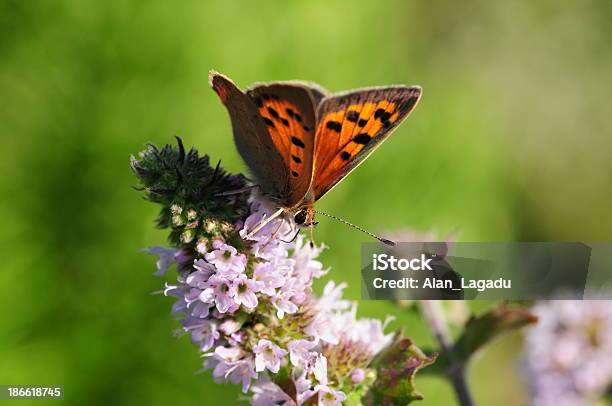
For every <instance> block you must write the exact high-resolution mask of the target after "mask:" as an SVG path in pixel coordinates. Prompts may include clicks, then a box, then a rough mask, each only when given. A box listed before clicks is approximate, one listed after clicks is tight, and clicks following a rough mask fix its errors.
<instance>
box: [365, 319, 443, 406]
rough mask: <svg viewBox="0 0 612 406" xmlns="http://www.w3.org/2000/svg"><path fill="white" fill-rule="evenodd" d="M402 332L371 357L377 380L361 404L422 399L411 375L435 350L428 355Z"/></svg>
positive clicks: (428, 361)
mask: <svg viewBox="0 0 612 406" xmlns="http://www.w3.org/2000/svg"><path fill="white" fill-rule="evenodd" d="M402 336H403V333H402V332H401V331H399V332H398V333H396V335H395V338H394V340H393V342H392V343H391V344H390V345H389V346H388V347H387V348H386V349H384V350H383V351H381V353H380V354H379V355H378V356H377V357H376V358H375V359H374V361H372V364H371V365H370V368H374V369H376V380H375V381H374V383H373V384H372V387H371V388H370V390H369V391H368V393H367V394H366V396H365V398H364V405H366V406H369V405H389V406H391V405H393V406H395V405H397V406H403V405H407V404H409V403H410V402H412V401H413V400H421V399H423V395H421V394H420V393H419V392H418V391H417V390H416V388H415V384H414V377H415V375H416V373H417V372H418V371H419V370H420V369H421V368H423V367H426V366H427V365H430V364H432V363H433V362H434V361H435V360H436V358H437V356H438V354H436V353H433V354H431V355H429V356H427V355H426V354H425V353H424V352H423V351H421V350H420V349H419V348H418V347H417V346H416V345H414V344H413V343H412V341H411V340H410V339H408V338H403V337H402Z"/></svg>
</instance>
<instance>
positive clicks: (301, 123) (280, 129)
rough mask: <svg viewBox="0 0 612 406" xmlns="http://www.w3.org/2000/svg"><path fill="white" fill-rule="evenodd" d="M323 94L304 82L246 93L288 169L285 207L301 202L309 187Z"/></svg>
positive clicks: (276, 84) (250, 90)
mask: <svg viewBox="0 0 612 406" xmlns="http://www.w3.org/2000/svg"><path fill="white" fill-rule="evenodd" d="M323 94H324V93H323V90H321V89H320V88H318V87H316V86H315V85H308V84H306V83H303V82H273V83H269V84H261V85H256V86H254V87H253V88H251V89H249V90H248V91H247V95H248V96H249V97H250V98H251V99H252V100H253V102H254V104H255V106H257V109H258V112H259V115H260V117H261V120H262V121H263V122H264V123H265V125H266V130H267V132H268V135H269V137H270V139H271V140H272V142H273V143H274V146H275V148H276V150H277V151H278V152H279V153H280V156H281V158H282V160H283V162H284V164H285V167H286V171H287V174H288V176H287V181H286V185H285V190H284V193H283V195H284V196H283V198H282V201H280V203H281V204H282V205H283V206H285V207H293V206H295V205H297V204H298V203H300V202H301V201H302V200H303V199H304V196H305V195H306V193H307V191H308V190H309V188H310V181H311V178H312V167H313V153H314V139H315V124H316V119H315V103H316V102H317V100H320V99H321V98H322V97H323ZM274 175H275V174H269V176H274Z"/></svg>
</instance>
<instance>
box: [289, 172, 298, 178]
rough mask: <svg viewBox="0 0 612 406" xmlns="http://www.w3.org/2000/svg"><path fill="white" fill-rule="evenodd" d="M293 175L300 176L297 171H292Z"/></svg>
mask: <svg viewBox="0 0 612 406" xmlns="http://www.w3.org/2000/svg"><path fill="white" fill-rule="evenodd" d="M291 175H293V177H295V178H297V177H298V176H300V174H299V173H297V172H296V171H291Z"/></svg>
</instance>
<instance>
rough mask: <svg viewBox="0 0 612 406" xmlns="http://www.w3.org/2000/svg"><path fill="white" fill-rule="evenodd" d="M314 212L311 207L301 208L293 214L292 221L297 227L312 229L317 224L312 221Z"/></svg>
mask: <svg viewBox="0 0 612 406" xmlns="http://www.w3.org/2000/svg"><path fill="white" fill-rule="evenodd" d="M314 215H315V213H314V210H313V209H312V207H303V208H301V209H299V210H298V211H297V212H295V215H294V216H293V220H294V221H295V224H297V225H298V227H312V226H315V225H316V224H317V223H316V222H315V221H314Z"/></svg>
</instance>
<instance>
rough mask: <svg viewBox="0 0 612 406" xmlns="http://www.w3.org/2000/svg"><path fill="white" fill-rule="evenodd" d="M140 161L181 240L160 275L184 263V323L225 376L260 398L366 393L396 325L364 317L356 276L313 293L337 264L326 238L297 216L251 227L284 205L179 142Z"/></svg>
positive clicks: (330, 399)
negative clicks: (319, 238) (316, 238)
mask: <svg viewBox="0 0 612 406" xmlns="http://www.w3.org/2000/svg"><path fill="white" fill-rule="evenodd" d="M132 168H133V169H134V172H135V173H136V175H137V176H138V178H139V179H140V181H141V182H142V184H143V189H144V190H145V191H146V193H147V195H146V196H147V198H148V199H149V200H151V201H153V202H155V203H158V204H160V205H161V206H162V210H161V212H160V215H159V218H158V220H157V224H158V225H159V226H160V227H164V228H169V229H170V242H171V244H172V245H173V247H172V248H161V247H155V248H152V249H149V250H148V252H150V253H152V254H155V255H158V261H157V269H158V270H157V272H156V275H158V276H162V275H163V274H164V273H166V272H167V271H168V269H169V268H170V267H172V266H173V265H175V266H176V282H173V283H166V285H165V288H164V295H166V296H168V297H171V298H173V299H174V304H173V306H172V315H173V316H174V317H176V318H177V319H178V321H179V322H180V329H179V331H178V333H179V334H181V335H188V336H189V337H190V339H191V341H192V343H193V344H194V345H195V346H196V347H197V348H198V349H199V351H200V352H201V353H202V355H203V358H204V364H203V366H204V369H207V370H211V371H212V375H213V377H214V378H215V380H216V381H217V382H220V383H221V382H231V383H235V384H240V385H241V387H242V390H243V392H245V393H248V394H249V400H250V402H251V404H253V405H270V404H276V405H292V406H296V405H297V406H299V405H303V404H308V405H317V404H318V405H340V404H341V403H342V402H343V401H344V400H345V399H347V394H348V393H355V394H362V395H363V394H366V393H367V391H368V389H369V388H370V387H371V386H372V385H373V383H374V377H375V376H376V373H375V370H374V369H372V367H371V363H372V360H373V359H374V357H375V356H376V355H377V354H378V353H380V352H381V351H382V350H383V349H384V348H385V347H387V346H389V345H390V344H391V334H387V333H385V332H384V329H385V327H386V323H383V322H381V321H379V320H373V319H360V318H358V317H357V305H356V303H353V302H350V301H347V300H344V299H343V298H342V292H343V289H344V288H345V286H346V284H342V283H341V284H336V283H334V282H331V281H330V282H328V283H327V285H326V286H325V288H324V292H323V295H322V296H321V297H317V296H316V295H315V294H314V292H313V289H312V284H313V280H314V279H316V278H320V277H322V276H324V275H325V274H326V273H327V272H329V269H327V268H325V267H324V266H323V264H322V263H321V262H320V261H319V260H318V256H319V255H320V253H321V252H322V251H323V250H324V249H326V248H327V247H325V246H324V245H320V246H316V245H313V244H311V243H310V242H309V241H308V240H307V239H305V238H304V237H303V236H301V235H297V236H296V232H297V231H298V227H297V225H296V224H295V223H294V222H293V220H292V219H291V218H284V219H283V218H276V219H274V220H272V221H270V222H269V223H268V224H267V225H266V226H265V227H263V228H262V229H261V230H259V231H258V232H257V233H255V235H253V236H250V235H249V233H250V230H252V229H253V227H255V226H256V225H257V224H258V223H259V222H260V221H262V220H263V219H265V218H268V217H269V216H270V215H271V214H272V213H273V212H274V211H275V207H274V206H273V205H272V204H270V203H269V202H267V201H266V200H265V199H263V198H262V197H260V196H258V195H257V194H256V192H244V190H247V188H246V186H247V183H246V178H244V177H243V176H240V175H238V176H235V175H229V174H227V173H225V172H224V171H223V170H222V169H220V168H219V167H218V166H217V167H216V168H212V167H211V166H210V165H209V161H208V157H199V156H198V154H197V152H195V151H194V150H191V151H189V152H186V151H185V149H184V148H183V146H182V143H180V142H179V147H178V148H172V147H170V146H166V147H164V148H163V149H158V148H156V147H153V146H149V148H148V149H147V150H146V151H145V152H143V153H141V155H140V157H139V159H136V158H132ZM414 362H416V363H418V364H419V365H426V363H431V362H432V361H431V359H426V360H425V358H423V359H414ZM368 377H369V378H368ZM411 394H412V392H409V393H408V394H407V395H403V396H412V395H411ZM359 396H361V395H359Z"/></svg>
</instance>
